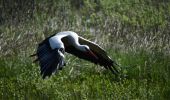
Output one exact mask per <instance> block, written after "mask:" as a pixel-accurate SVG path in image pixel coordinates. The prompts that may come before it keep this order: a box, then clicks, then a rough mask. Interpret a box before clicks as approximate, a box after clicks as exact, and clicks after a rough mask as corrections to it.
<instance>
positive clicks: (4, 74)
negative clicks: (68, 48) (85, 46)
mask: <svg viewBox="0 0 170 100" xmlns="http://www.w3.org/2000/svg"><path fill="white" fill-rule="evenodd" d="M61 1H62V2H57V1H55V0H52V1H51V2H47V1H46V0H44V1H38V0H37V1H35V3H36V4H38V5H37V6H36V9H35V10H34V16H33V18H32V19H30V20H29V19H28V20H25V21H23V22H20V23H11V21H6V23H4V24H3V25H1V26H0V98H1V99H2V100H8V99H40V100H42V99H44V100H46V99H103V100H105V99H141V100H145V99H149V100H150V99H154V100H155V99H158V100H159V99H168V98H170V81H169V78H170V73H169V71H170V61H169V59H170V52H169V51H170V35H169V32H170V31H169V29H168V26H169V24H170V22H169V21H170V19H169V17H168V16H169V14H170V13H168V12H170V9H169V6H168V5H169V4H170V3H169V2H166V3H164V2H161V3H160V4H158V5H157V3H155V2H154V1H152V0H149V3H148V2H147V1H146V0H143V1H135V0H131V1H128V0H125V1H122V0H120V1H118V0H113V1H112V0H103V1H100V3H99V2H98V3H97V2H95V1H94V2H93V1H90V0H85V1H84V3H83V4H82V6H81V7H80V8H79V9H76V7H75V6H74V4H72V3H70V1H67V0H61ZM71 2H72V1H71ZM136 9H137V10H136ZM8 20H9V19H8ZM65 30H71V31H75V32H77V33H78V34H79V35H81V36H83V37H86V38H88V39H90V40H92V41H95V42H96V43H98V44H99V45H101V46H102V47H103V48H105V49H106V51H107V52H108V54H109V56H111V58H113V59H114V60H115V61H116V62H117V63H118V64H119V65H120V66H121V68H120V69H121V73H122V74H123V75H124V77H122V79H120V80H117V79H116V78H115V76H114V75H112V73H111V72H110V71H108V70H105V69H104V68H103V67H101V66H97V65H94V64H91V63H89V62H87V61H84V60H80V59H78V58H76V57H74V56H72V55H70V54H66V61H67V66H66V67H65V68H64V69H63V70H62V71H58V72H57V73H56V74H54V75H52V77H50V78H47V79H45V80H43V79H42V78H41V76H40V71H39V65H38V64H35V63H32V61H33V59H32V58H30V57H29V55H31V54H33V53H34V52H35V51H36V47H37V45H38V43H39V42H41V41H42V40H43V39H44V38H45V37H47V36H49V35H51V34H54V33H56V32H59V31H65Z"/></svg>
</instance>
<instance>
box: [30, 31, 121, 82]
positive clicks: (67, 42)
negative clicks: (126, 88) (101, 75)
mask: <svg viewBox="0 0 170 100" xmlns="http://www.w3.org/2000/svg"><path fill="white" fill-rule="evenodd" d="M65 52H67V53H70V54H72V55H74V56H77V57H79V58H80V59H85V60H87V61H90V62H92V63H95V64H98V65H101V66H104V67H105V68H106V69H109V70H111V72H112V73H113V74H115V75H117V74H118V73H119V72H118V70H117V69H116V68H115V66H116V65H117V64H116V63H115V62H114V61H113V60H112V59H111V58H110V57H109V56H108V55H107V53H106V52H105V50H104V49H103V48H102V47H100V46H99V45H98V44H96V43H94V42H91V41H89V40H87V39H84V38H83V37H80V36H78V35H77V33H75V32H72V31H63V32H59V33H57V34H54V35H52V36H50V37H48V38H46V39H45V40H43V41H42V42H41V43H40V44H39V45H38V48H37V52H36V53H35V54H33V55H31V56H37V59H36V60H35V61H34V62H36V61H39V65H40V70H41V75H42V77H43V79H44V78H45V77H46V76H51V75H52V73H54V72H56V71H57V70H61V69H62V68H63V66H65V65H66V63H65V61H64V53H65Z"/></svg>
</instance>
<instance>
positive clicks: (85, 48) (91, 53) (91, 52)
mask: <svg viewBox="0 0 170 100" xmlns="http://www.w3.org/2000/svg"><path fill="white" fill-rule="evenodd" d="M82 51H84V52H85V53H86V54H87V55H90V56H93V57H95V58H96V59H98V57H97V56H96V54H95V53H94V52H93V51H92V50H90V47H89V46H87V45H82Z"/></svg>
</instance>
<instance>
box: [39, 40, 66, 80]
mask: <svg viewBox="0 0 170 100" xmlns="http://www.w3.org/2000/svg"><path fill="white" fill-rule="evenodd" d="M47 42H48V41H47ZM47 42H43V43H40V44H39V46H38V49H37V53H36V55H37V57H38V58H37V60H36V61H39V64H40V70H41V75H42V77H43V79H44V78H45V77H46V76H51V75H52V73H53V72H56V71H57V70H58V69H62V67H63V65H64V58H63V57H62V56H61V55H60V54H59V52H58V49H54V50H52V49H51V48H50V46H49V44H48V43H47Z"/></svg>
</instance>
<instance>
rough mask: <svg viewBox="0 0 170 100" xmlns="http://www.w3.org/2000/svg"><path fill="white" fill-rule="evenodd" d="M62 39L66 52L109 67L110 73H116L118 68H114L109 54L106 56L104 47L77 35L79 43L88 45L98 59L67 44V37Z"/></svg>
mask: <svg viewBox="0 0 170 100" xmlns="http://www.w3.org/2000/svg"><path fill="white" fill-rule="evenodd" d="M62 41H63V42H64V44H66V45H65V51H66V52H68V53H70V54H73V55H75V56H77V57H79V58H81V59H85V60H87V61H90V62H92V63H95V64H99V65H101V66H104V67H105V68H106V69H110V70H111V71H112V73H114V74H116V75H117V74H118V70H117V69H116V68H115V65H116V63H115V62H114V61H113V60H112V59H111V58H110V57H109V56H107V53H106V52H105V51H104V49H102V48H101V47H100V46H98V45H97V44H95V43H93V42H91V41H88V40H86V39H84V38H82V37H79V43H80V44H81V45H88V46H89V47H90V50H91V51H92V52H93V53H94V54H95V55H96V56H97V58H98V59H97V58H95V57H93V56H92V55H86V54H85V53H84V52H82V51H80V50H78V49H76V48H75V47H74V46H72V45H69V42H68V39H67V37H66V38H63V39H62Z"/></svg>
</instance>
